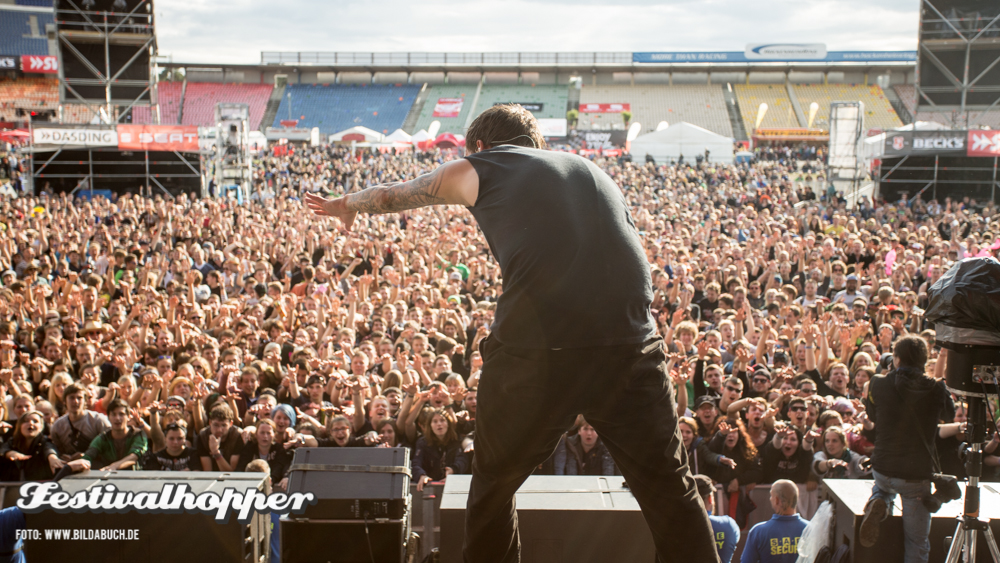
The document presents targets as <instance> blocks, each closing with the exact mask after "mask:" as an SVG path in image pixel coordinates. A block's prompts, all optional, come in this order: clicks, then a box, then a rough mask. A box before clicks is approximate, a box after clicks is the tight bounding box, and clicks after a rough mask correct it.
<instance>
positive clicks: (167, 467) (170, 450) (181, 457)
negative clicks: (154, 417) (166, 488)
mask: <svg viewBox="0 0 1000 563" xmlns="http://www.w3.org/2000/svg"><path fill="white" fill-rule="evenodd" d="M186 436H187V429H185V428H184V427H183V426H181V425H180V424H177V423H174V424H168V425H167V427H166V428H165V429H164V440H165V441H166V443H167V447H165V448H163V449H162V450H160V451H158V452H155V453H151V454H150V455H149V457H148V458H147V459H146V461H145V462H143V464H142V468H143V469H146V470H150V471H201V463H200V462H199V460H198V452H196V451H195V450H194V448H189V447H187V446H186V445H184V440H185V437H186Z"/></svg>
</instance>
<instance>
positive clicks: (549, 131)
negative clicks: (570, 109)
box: [536, 117, 566, 137]
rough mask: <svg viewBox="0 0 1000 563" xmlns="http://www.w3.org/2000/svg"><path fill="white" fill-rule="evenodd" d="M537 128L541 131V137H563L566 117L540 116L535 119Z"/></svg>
mask: <svg viewBox="0 0 1000 563" xmlns="http://www.w3.org/2000/svg"><path fill="white" fill-rule="evenodd" d="M536 121H538V129H539V130H540V131H541V132H542V137H565V136H566V118H565V117H557V118H542V119H537V120H536Z"/></svg>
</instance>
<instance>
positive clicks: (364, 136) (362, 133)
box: [330, 125, 382, 143]
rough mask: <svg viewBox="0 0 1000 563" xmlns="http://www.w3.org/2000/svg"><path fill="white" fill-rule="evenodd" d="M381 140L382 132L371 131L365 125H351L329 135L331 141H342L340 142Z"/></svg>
mask: <svg viewBox="0 0 1000 563" xmlns="http://www.w3.org/2000/svg"><path fill="white" fill-rule="evenodd" d="M381 140H382V134H381V133H379V132H378V131H373V130H371V129H369V128H367V127H361V126H360V125H359V126H357V127H351V128H350V129H346V130H344V131H341V132H340V133H334V134H333V135H330V142H331V143H342V142H350V141H357V142H365V143H378V142H380V141H381Z"/></svg>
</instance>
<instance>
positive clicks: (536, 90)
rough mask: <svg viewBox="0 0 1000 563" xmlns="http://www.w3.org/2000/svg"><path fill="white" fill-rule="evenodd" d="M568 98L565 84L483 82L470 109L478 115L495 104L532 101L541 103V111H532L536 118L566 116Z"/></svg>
mask: <svg viewBox="0 0 1000 563" xmlns="http://www.w3.org/2000/svg"><path fill="white" fill-rule="evenodd" d="M568 99H569V89H568V87H567V86H566V85H555V84H539V85H529V84H518V85H510V86H506V85H489V84H484V85H483V89H482V91H481V92H480V93H479V102H478V103H476V107H475V108H472V111H474V112H475V115H477V116H478V115H479V114H481V113H483V112H484V111H486V110H487V109H489V108H491V107H493V106H494V105H496V104H503V103H508V102H534V103H540V104H542V110H541V111H536V112H532V113H533V114H534V116H535V117H536V118H540V119H547V118H560V117H566V101H567V100H568ZM463 125H464V124H463ZM463 133H464V132H463Z"/></svg>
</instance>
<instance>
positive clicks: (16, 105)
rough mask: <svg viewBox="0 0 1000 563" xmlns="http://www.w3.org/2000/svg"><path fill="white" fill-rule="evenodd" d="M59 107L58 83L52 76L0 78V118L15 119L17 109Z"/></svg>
mask: <svg viewBox="0 0 1000 563" xmlns="http://www.w3.org/2000/svg"><path fill="white" fill-rule="evenodd" d="M57 107H59V83H58V81H56V79H54V78H21V79H19V80H7V79H0V120H2V121H16V120H18V119H20V118H18V117H17V110H18V109H23V110H26V111H41V110H54V109H56V108H57Z"/></svg>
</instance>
